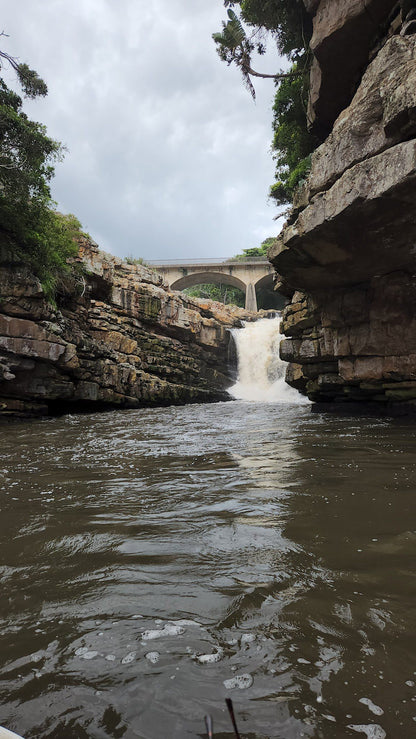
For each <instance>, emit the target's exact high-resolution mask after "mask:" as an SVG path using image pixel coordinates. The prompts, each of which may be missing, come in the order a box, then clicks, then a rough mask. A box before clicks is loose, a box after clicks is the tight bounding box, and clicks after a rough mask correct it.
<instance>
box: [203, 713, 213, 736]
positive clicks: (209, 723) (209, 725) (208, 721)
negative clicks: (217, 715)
mask: <svg viewBox="0 0 416 739" xmlns="http://www.w3.org/2000/svg"><path fill="white" fill-rule="evenodd" d="M205 726H206V727H207V734H208V739H214V734H213V733H212V732H213V729H214V724H213V721H212V716H210V715H209V714H208V716H205Z"/></svg>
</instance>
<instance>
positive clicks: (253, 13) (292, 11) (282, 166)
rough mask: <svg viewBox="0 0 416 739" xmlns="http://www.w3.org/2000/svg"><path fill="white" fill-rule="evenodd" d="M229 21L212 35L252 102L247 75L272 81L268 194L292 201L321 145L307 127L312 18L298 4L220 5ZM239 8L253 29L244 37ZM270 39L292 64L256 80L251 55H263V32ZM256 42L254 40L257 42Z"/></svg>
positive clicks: (228, 1)
mask: <svg viewBox="0 0 416 739" xmlns="http://www.w3.org/2000/svg"><path fill="white" fill-rule="evenodd" d="M224 5H225V7H226V8H228V10H227V12H228V17H229V21H228V23H227V24H225V23H223V31H222V34H214V35H213V38H214V41H215V42H216V43H217V50H218V53H219V55H220V57H221V58H222V59H223V60H224V61H226V62H227V64H231V63H232V62H234V63H236V64H237V66H239V68H240V69H241V71H242V73H243V79H244V83H245V85H246V86H247V87H248V88H249V90H250V92H251V94H252V95H253V97H254V88H253V84H252V81H251V76H262V77H272V78H273V79H274V80H275V83H276V85H278V89H277V91H276V95H275V102H274V107H273V112H274V117H273V131H274V137H273V143H272V150H273V152H274V158H275V160H276V179H277V182H275V183H274V184H273V185H272V186H271V188H270V192H269V195H270V197H271V198H274V199H275V200H276V202H277V203H279V204H280V205H282V204H285V203H288V202H290V200H291V199H292V197H293V192H294V190H295V188H296V187H297V185H298V184H299V182H300V181H301V180H302V179H303V178H305V177H306V176H307V174H308V171H309V167H310V158H309V156H310V154H311V152H312V151H313V149H314V148H315V146H316V145H317V144H318V143H319V142H318V141H317V139H316V137H315V136H313V135H312V134H311V133H310V132H309V131H308V127H307V98H308V91H309V69H310V53H309V48H308V43H309V40H310V37H311V33H312V24H311V19H310V16H309V15H308V13H307V12H306V10H305V7H304V4H303V2H302V0H224ZM235 6H239V8H240V11H241V17H242V19H243V20H244V21H245V22H246V23H247V24H248V25H249V26H251V27H252V28H253V34H252V35H251V36H250V37H248V36H247V34H246V33H245V31H244V28H243V26H242V24H241V21H240V20H239V19H238V17H237V15H236V14H235V12H234V11H233V10H232V8H233V7H235ZM267 32H268V33H269V34H271V36H272V38H273V39H274V41H275V42H276V44H277V47H278V49H279V51H280V52H281V53H282V54H284V55H286V56H287V57H288V58H289V59H290V60H291V61H292V67H291V70H290V71H289V72H288V73H285V74H283V73H278V74H276V75H259V74H257V73H256V72H254V70H253V69H252V67H251V55H252V53H253V51H255V50H256V51H257V52H258V53H260V54H262V53H264V48H265V47H264V37H265V33H267ZM255 39H257V40H255Z"/></svg>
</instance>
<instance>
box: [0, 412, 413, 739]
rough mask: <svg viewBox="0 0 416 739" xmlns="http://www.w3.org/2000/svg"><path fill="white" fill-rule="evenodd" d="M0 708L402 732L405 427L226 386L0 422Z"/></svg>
mask: <svg viewBox="0 0 416 739" xmlns="http://www.w3.org/2000/svg"><path fill="white" fill-rule="evenodd" d="M0 435H1V444H2V457H1V462H0V487H1V509H2V514H1V519H0V534H1V544H0V577H1V584H2V599H1V601H0V619H1V627H2V628H1V634H2V635H1V640H0V675H1V679H2V691H1V704H0V723H1V724H3V725H5V726H8V727H9V728H11V729H14V730H15V731H18V732H19V733H21V734H23V735H24V736H25V737H27V738H29V737H33V738H35V737H42V738H43V737H65V739H66V738H71V737H74V738H75V737H77V738H78V737H94V738H95V737H97V738H98V737H126V739H129V737H141V738H142V739H160V738H161V737H175V738H177V739H179V737H181V738H182V737H194V738H196V737H200V736H205V734H204V720H203V717H204V715H205V714H207V713H210V714H212V716H213V718H214V729H215V736H216V737H219V738H221V737H222V738H225V737H229V738H231V737H232V736H233V732H232V728H231V724H230V721H229V718H228V715H227V713H226V709H225V705H224V698H225V697H226V696H228V695H229V696H231V697H232V698H233V702H234V705H235V709H236V713H237V716H238V723H239V728H240V731H241V733H242V734H243V736H245V737H251V738H252V739H253V738H256V739H260V738H261V739H266V738H269V739H272V738H274V737H282V739H292V738H293V739H294V738H295V737H296V738H297V737H301V736H305V737H323V738H324V739H326V738H328V739H329V738H330V737H331V738H332V737H334V736H336V737H344V736H346V737H347V736H359V735H360V734H361V736H363V735H367V736H369V737H376V738H377V737H381V738H382V737H383V736H386V735H387V736H388V737H398V736H402V737H410V736H413V735H414V729H415V719H414V717H416V701H415V698H416V692H415V683H416V664H415V660H414V646H413V639H414V632H415V628H416V620H415V615H414V611H413V610H412V609H413V603H412V594H413V589H414V572H413V568H414V550H415V542H416V533H415V524H414V519H413V498H414V492H415V481H416V458H415V454H414V448H415V447H414V444H415V430H414V428H413V427H412V426H410V425H406V423H405V422H404V421H397V420H396V421H389V420H374V419H360V420H357V419H337V418H333V417H330V416H325V415H321V416H313V415H311V414H310V412H309V409H308V407H305V406H292V405H288V404H286V405H274V404H258V405H257V404H253V403H244V402H235V403H228V404H217V405H211V406H188V407H185V408H168V409H160V410H141V411H129V412H118V413H108V414H102V415H91V416H79V417H71V416H67V417H65V418H61V419H49V420H44V421H39V422H32V423H28V424H19V425H15V426H8V427H3V428H2V429H1V431H0Z"/></svg>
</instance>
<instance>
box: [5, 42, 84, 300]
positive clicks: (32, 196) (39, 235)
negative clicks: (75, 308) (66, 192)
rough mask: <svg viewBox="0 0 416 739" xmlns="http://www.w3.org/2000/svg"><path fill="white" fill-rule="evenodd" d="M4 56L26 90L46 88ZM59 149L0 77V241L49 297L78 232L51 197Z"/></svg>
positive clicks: (36, 92)
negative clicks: (29, 271) (23, 264)
mask: <svg viewBox="0 0 416 739" xmlns="http://www.w3.org/2000/svg"><path fill="white" fill-rule="evenodd" d="M4 58H6V59H7V61H9V62H10V64H11V66H12V67H13V68H14V69H15V71H16V73H17V76H18V79H19V81H20V83H21V85H22V87H23V90H24V92H25V93H26V95H27V96H29V97H35V96H37V95H45V94H46V92H47V88H46V85H45V83H44V82H43V80H41V79H40V77H39V76H38V75H37V73H36V72H35V71H34V70H31V69H29V67H28V66H27V65H25V64H23V65H22V64H17V63H12V62H14V60H11V59H12V58H11V57H8V56H7V55H5V54H4V53H0V59H4ZM62 152H63V149H62V146H61V144H60V143H59V142H57V141H54V140H53V139H51V138H50V137H49V136H47V133H46V128H45V126H43V125H42V124H40V123H36V122H35V121H31V120H30V119H29V118H28V117H27V115H26V114H25V113H24V112H23V110H22V99H21V98H20V96H19V95H17V94H16V93H15V92H14V91H13V90H11V89H9V88H8V87H7V85H6V84H5V82H4V80H2V79H0V228H1V230H2V233H3V238H2V242H3V245H4V244H5V243H7V245H8V249H7V253H8V254H9V255H10V252H12V255H13V259H14V260H16V261H20V262H24V263H25V264H27V265H28V267H29V268H30V269H31V270H32V271H33V272H34V273H35V274H36V275H37V276H38V277H39V279H40V280H41V282H42V284H43V286H44V289H45V292H46V294H47V296H48V297H49V298H50V299H53V298H54V295H55V292H56V289H57V285H58V283H59V280H60V279H61V277H62V276H64V275H65V274H67V273H68V272H69V270H70V268H69V266H68V263H67V260H68V259H69V258H71V257H73V256H74V255H75V254H76V253H77V250H78V247H77V243H76V241H75V239H76V237H77V236H79V235H80V232H79V229H80V224H79V222H78V221H77V220H76V218H75V216H72V215H69V216H63V215H61V214H60V213H57V212H56V211H55V207H56V204H55V203H54V201H53V200H52V199H51V193H50V189H49V182H50V180H51V178H52V176H53V174H54V168H53V163H54V162H56V161H58V160H60V159H61V158H62ZM3 249H4V247H3Z"/></svg>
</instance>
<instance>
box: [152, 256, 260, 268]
mask: <svg viewBox="0 0 416 739" xmlns="http://www.w3.org/2000/svg"><path fill="white" fill-rule="evenodd" d="M259 263H260V264H262V263H263V264H269V262H268V260H267V259H266V257H245V258H244V259H237V258H235V257H227V258H225V259H224V258H223V257H218V258H217V259H151V260H149V259H146V264H150V265H151V266H152V267H175V266H181V267H182V266H183V267H186V266H193V265H194V266H202V267H203V266H204V265H205V264H206V265H208V266H209V265H213V264H218V265H219V264H259Z"/></svg>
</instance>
